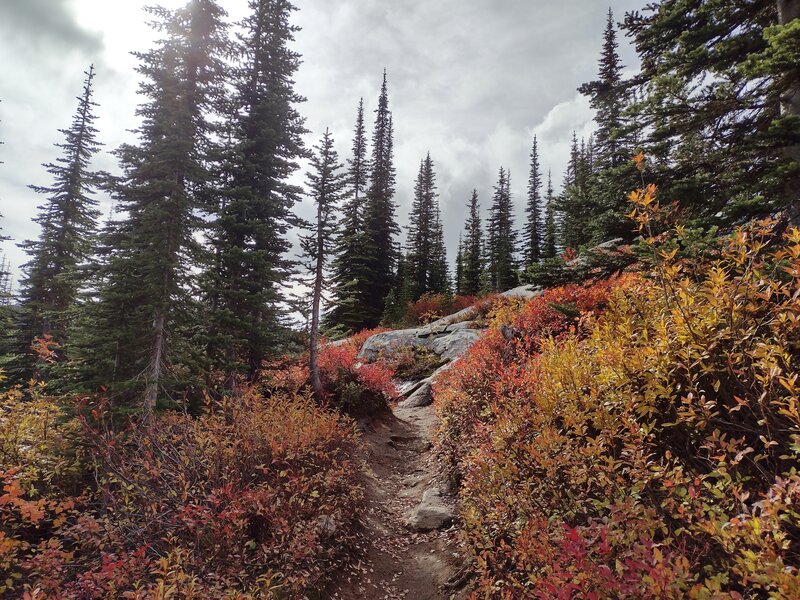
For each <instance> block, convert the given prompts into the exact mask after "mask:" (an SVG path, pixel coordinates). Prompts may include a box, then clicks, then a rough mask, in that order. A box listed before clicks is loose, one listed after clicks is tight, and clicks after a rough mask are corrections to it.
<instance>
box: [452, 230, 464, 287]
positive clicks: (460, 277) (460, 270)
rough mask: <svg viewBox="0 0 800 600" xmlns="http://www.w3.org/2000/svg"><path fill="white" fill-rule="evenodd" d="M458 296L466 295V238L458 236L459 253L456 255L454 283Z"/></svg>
mask: <svg viewBox="0 0 800 600" xmlns="http://www.w3.org/2000/svg"><path fill="white" fill-rule="evenodd" d="M454 288H455V292H456V294H463V293H464V236H463V234H459V236H458V253H457V254H456V278H455V282H454Z"/></svg>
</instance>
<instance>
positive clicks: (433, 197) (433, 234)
mask: <svg viewBox="0 0 800 600" xmlns="http://www.w3.org/2000/svg"><path fill="white" fill-rule="evenodd" d="M406 249H407V253H408V255H407V256H408V259H407V263H406V273H407V275H406V276H407V278H408V281H409V285H410V286H411V287H410V289H411V297H412V300H416V299H417V298H419V297H420V296H422V295H423V294H428V293H441V292H445V291H446V290H447V289H448V288H449V282H448V275H447V258H446V255H445V248H444V232H443V229H442V222H441V215H440V211H439V195H438V194H437V192H436V174H435V172H434V169H433V160H431V155H430V153H428V155H427V156H426V157H425V158H424V159H423V160H422V161H421V162H420V167H419V174H418V175H417V182H416V185H415V186H414V200H413V202H412V205H411V214H410V215H409V227H408V238H407V243H406Z"/></svg>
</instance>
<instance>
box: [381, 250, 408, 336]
mask: <svg viewBox="0 0 800 600" xmlns="http://www.w3.org/2000/svg"><path fill="white" fill-rule="evenodd" d="M407 264H408V258H407V257H406V256H405V255H404V254H403V253H401V252H398V258H397V271H396V273H395V275H394V279H393V281H394V284H393V285H392V289H390V290H389V294H388V295H387V296H386V302H384V310H383V318H382V319H381V323H382V324H383V325H385V326H387V327H388V326H396V325H400V324H402V323H403V322H404V321H405V318H406V311H407V309H408V305H409V304H410V303H411V283H410V279H409V278H408V277H407V271H406V265H407Z"/></svg>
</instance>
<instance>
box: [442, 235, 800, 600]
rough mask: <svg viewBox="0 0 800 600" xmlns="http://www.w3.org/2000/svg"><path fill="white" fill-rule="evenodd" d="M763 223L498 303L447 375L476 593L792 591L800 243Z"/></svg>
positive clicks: (798, 491)
mask: <svg viewBox="0 0 800 600" xmlns="http://www.w3.org/2000/svg"><path fill="white" fill-rule="evenodd" d="M772 227H773V226H772V224H770V223H758V224H755V225H753V226H752V227H750V228H748V229H743V230H740V231H738V232H737V233H736V234H735V235H734V236H732V237H731V239H730V241H729V244H728V247H727V248H726V249H725V250H724V251H723V252H722V253H721V255H719V257H718V260H716V261H715V262H714V263H713V264H706V265H705V268H700V267H699V266H698V265H697V264H693V265H689V267H690V268H688V269H686V268H684V266H683V264H681V263H680V262H676V261H675V260H674V253H673V252H663V253H661V254H660V257H661V261H662V262H661V264H660V265H659V266H657V267H656V268H655V269H654V271H653V272H652V273H651V276H650V277H649V278H646V279H644V278H643V279H636V278H631V277H626V278H625V279H624V280H622V281H619V282H617V283H616V284H613V283H612V284H604V285H601V286H600V287H597V288H592V287H590V288H583V289H582V290H581V289H578V288H569V289H565V288H561V289H559V290H553V291H552V292H551V293H550V294H549V296H548V295H546V296H545V298H543V299H542V300H541V301H538V302H537V301H536V300H534V301H533V302H530V303H529V304H528V305H527V306H526V307H524V308H522V309H520V310H518V311H513V310H509V311H508V313H507V314H506V313H503V312H502V309H501V311H500V312H499V313H498V316H497V318H496V321H497V322H496V325H495V329H494V330H493V331H492V332H490V333H489V334H488V335H487V336H486V337H485V338H484V339H483V340H482V341H481V342H479V343H478V344H476V345H475V346H474V347H473V350H472V351H471V352H470V353H469V354H468V355H467V356H465V357H464V358H463V359H462V362H461V368H459V369H451V370H450V371H449V372H448V373H447V375H446V379H444V378H443V380H442V381H441V382H440V385H439V386H438V387H437V389H436V401H437V403H438V405H439V407H440V408H439V410H440V411H441V413H442V417H443V421H442V423H443V427H442V430H441V433H440V445H441V448H442V450H443V451H444V452H445V453H446V455H447V456H449V457H450V459H451V461H453V464H454V465H455V466H456V467H457V469H458V470H459V472H460V473H461V475H462V477H463V480H462V485H461V489H460V500H461V502H460V507H461V516H462V519H463V523H464V535H465V538H466V541H467V543H468V545H469V547H471V548H472V551H473V553H474V556H475V560H476V566H477V571H478V575H479V591H478V596H480V597H497V598H578V597H580V598H597V599H601V598H614V599H618V598H629V599H648V598H649V599H656V598H659V599H660V598H675V599H678V598H696V599H711V598H734V599H736V598H739V599H742V598H776V599H787V600H788V599H790V598H798V597H800V560H798V558H797V557H798V555H800V554H799V551H800V534H799V533H798V532H800V515H799V514H798V512H797V510H796V506H797V503H798V502H800V474H798V466H799V465H800V463H799V462H798V458H799V457H798V453H800V411H798V403H800V393H798V387H797V386H798V383H797V382H798V378H799V377H800V301H798V298H800V232H798V231H797V230H791V231H790V232H789V233H788V234H787V235H786V236H785V237H783V238H782V239H781V238H780V237H776V235H775V233H774V232H773V228H772ZM677 235H678V237H680V236H681V235H682V232H681V231H678V233H677ZM615 285H616V290H614V289H612V288H613V287H614V286H615ZM572 305H574V307H575V308H576V309H579V310H580V311H581V316H580V317H578V316H573V317H570V315H571V312H570V307H571V306H572ZM604 305H607V308H606V310H605V312H597V309H598V308H602V307H603V306H604ZM550 309H556V312H561V313H562V317H558V316H557V315H556V314H554V313H552V312H551V310H550ZM587 311H595V313H596V314H594V315H587ZM564 317H566V321H565V320H564ZM487 373H492V374H493V378H489V377H487V376H486V374H487Z"/></svg>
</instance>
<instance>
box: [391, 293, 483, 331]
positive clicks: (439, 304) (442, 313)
mask: <svg viewBox="0 0 800 600" xmlns="http://www.w3.org/2000/svg"><path fill="white" fill-rule="evenodd" d="M478 301H479V298H477V297H476V296H450V295H449V294H424V295H423V296H422V297H421V298H420V299H419V300H417V301H416V302H412V303H411V304H409V305H408V309H407V310H406V323H407V324H408V325H419V324H423V323H430V322H431V321H435V320H436V319H441V318H442V317H446V316H448V315H452V314H453V313H456V312H458V311H460V310H463V309H465V308H468V307H470V306H472V305H474V304H476V303H477V302H478Z"/></svg>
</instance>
